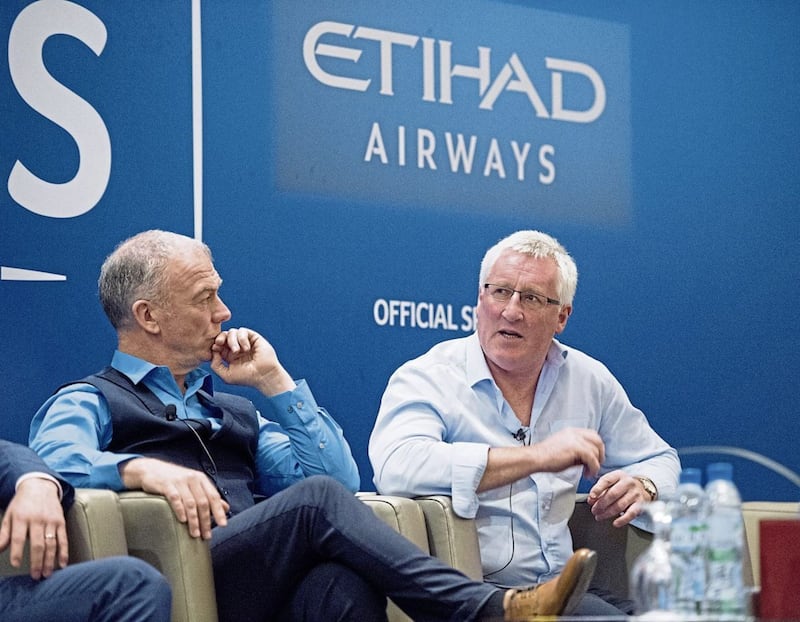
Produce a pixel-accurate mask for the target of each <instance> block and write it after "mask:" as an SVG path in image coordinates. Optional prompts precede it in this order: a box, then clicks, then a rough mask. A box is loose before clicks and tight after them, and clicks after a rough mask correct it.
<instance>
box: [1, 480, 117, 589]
mask: <svg viewBox="0 0 800 622" xmlns="http://www.w3.org/2000/svg"><path fill="white" fill-rule="evenodd" d="M2 516H3V512H2V511H0V519H2ZM66 518H67V535H68V537H69V563H71V564H74V563H77V562H84V561H89V560H92V559H100V558H102V557H112V556H114V555H127V554H128V548H127V543H126V541H125V528H124V526H123V523H122V512H121V509H120V506H119V499H118V498H117V494H116V493H115V492H112V491H111V490H94V489H90V488H78V489H76V490H75V503H74V504H73V505H72V507H71V508H70V509H69V511H68V512H67V517H66ZM29 572H30V560H29V559H28V549H27V547H26V548H25V556H24V558H23V560H22V565H21V566H20V567H19V568H14V567H13V566H11V563H10V562H9V559H8V550H6V551H4V552H3V553H2V554H1V555H0V576H4V577H8V576H13V575H20V574H28V573H29Z"/></svg>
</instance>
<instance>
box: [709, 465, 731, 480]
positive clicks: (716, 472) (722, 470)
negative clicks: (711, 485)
mask: <svg viewBox="0 0 800 622" xmlns="http://www.w3.org/2000/svg"><path fill="white" fill-rule="evenodd" d="M706 479H707V480H708V481H709V482H713V481H714V480H715V479H725V480H728V481H733V465H732V464H731V463H730V462H713V463H711V464H709V465H708V466H707V467H706Z"/></svg>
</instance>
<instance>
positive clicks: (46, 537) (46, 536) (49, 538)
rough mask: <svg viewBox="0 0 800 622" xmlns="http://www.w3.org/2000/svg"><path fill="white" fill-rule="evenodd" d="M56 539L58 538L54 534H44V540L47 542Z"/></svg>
mask: <svg viewBox="0 0 800 622" xmlns="http://www.w3.org/2000/svg"><path fill="white" fill-rule="evenodd" d="M55 537H56V536H55V534H52V533H46V534H44V539H45V540H52V539H53V538H55Z"/></svg>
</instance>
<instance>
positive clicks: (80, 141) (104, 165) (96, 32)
mask: <svg viewBox="0 0 800 622" xmlns="http://www.w3.org/2000/svg"><path fill="white" fill-rule="evenodd" d="M55 34H66V35H70V36H73V37H75V38H77V39H79V40H80V41H82V42H83V43H85V44H86V45H87V46H88V47H89V48H90V49H91V50H92V51H93V52H94V53H95V55H97V56H100V54H101V53H102V51H103V48H104V47H105V45H106V39H107V36H108V35H107V32H106V27H105V25H104V24H103V22H102V21H100V19H99V18H98V17H97V16H96V15H95V14H94V13H92V12H90V11H89V10H87V9H85V8H83V7H81V6H79V5H77V4H75V3H73V2H68V1H67V0H39V1H38V2H34V3H32V4H30V5H28V6H27V7H25V8H24V9H23V10H22V11H21V12H20V14H19V15H18V16H17V19H16V20H15V21H14V24H13V25H12V26H11V32H10V34H9V37H8V67H9V70H10V73H11V80H12V81H13V82H14V86H15V87H16V89H17V91H18V92H19V94H20V96H21V97H22V99H23V100H25V102H26V103H27V104H28V105H29V106H30V107H31V108H33V109H34V110H36V111H37V112H38V113H40V114H41V115H42V116H44V117H46V118H47V119H49V120H51V121H53V122H54V123H55V124H56V125H58V126H60V127H62V128H63V129H64V130H66V131H67V132H68V133H69V134H70V136H72V138H73V139H74V140H75V142H76V143H77V146H78V154H79V159H80V162H79V165H78V172H77V173H76V174H75V177H73V178H72V179H71V180H70V181H68V182H65V183H62V184H55V183H51V182H48V181H45V180H43V179H40V178H39V177H37V176H36V175H34V174H33V173H31V172H30V171H29V170H28V169H27V167H26V166H25V165H24V164H22V163H21V162H20V161H19V160H17V161H16V162H15V163H14V167H13V168H12V169H11V174H10V175H9V177H8V192H9V194H10V195H11V197H12V198H13V199H14V200H15V201H16V202H17V203H19V204H20V205H22V206H23V207H24V208H26V209H27V210H29V211H31V212H34V213H35V214H39V215H41V216H49V217H51V218H72V217H74V216H80V215H81V214H85V213H86V212H88V211H89V210H91V209H92V208H93V207H94V206H95V205H97V203H98V202H99V201H100V199H101V198H102V196H103V193H104V192H105V191H106V187H107V186H108V180H109V177H110V175H111V139H110V137H109V135H108V129H107V128H106V125H105V123H104V122H103V119H102V118H101V117H100V115H99V114H98V113H97V111H96V110H95V109H94V108H93V107H92V106H91V105H90V104H89V103H88V102H86V100H84V99H81V98H80V97H78V96H77V95H76V94H75V93H73V92H72V91H70V90H69V89H68V88H66V87H65V86H64V85H63V84H61V83H60V82H58V81H57V80H55V79H54V78H53V77H52V76H51V75H50V73H49V72H48V71H47V68H46V67H45V66H44V60H43V58H42V48H43V46H44V43H45V41H46V40H47V39H48V38H49V37H50V36H51V35H55Z"/></svg>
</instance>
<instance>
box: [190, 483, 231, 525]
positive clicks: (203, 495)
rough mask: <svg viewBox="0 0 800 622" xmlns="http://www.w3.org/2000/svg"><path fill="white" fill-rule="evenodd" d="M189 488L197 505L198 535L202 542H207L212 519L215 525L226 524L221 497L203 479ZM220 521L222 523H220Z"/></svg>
mask: <svg viewBox="0 0 800 622" xmlns="http://www.w3.org/2000/svg"><path fill="white" fill-rule="evenodd" d="M190 488H191V489H192V494H193V495H194V497H195V501H196V504H197V516H198V521H199V524H200V534H201V536H202V537H203V539H204V540H209V539H211V528H212V526H213V522H212V517H213V521H214V522H216V523H217V524H226V523H227V518H226V516H225V513H226V510H225V509H224V508H223V505H222V504H223V501H222V497H221V496H220V494H219V492H218V491H217V489H216V488H215V487H214V486H213V485H212V484H211V482H210V481H209V480H207V479H205V478H204V479H203V480H200V481H199V482H192V484H191V485H190ZM220 521H222V522H221V523H220Z"/></svg>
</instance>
